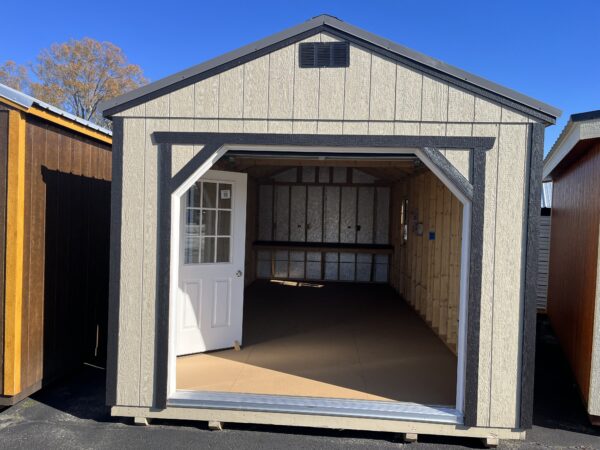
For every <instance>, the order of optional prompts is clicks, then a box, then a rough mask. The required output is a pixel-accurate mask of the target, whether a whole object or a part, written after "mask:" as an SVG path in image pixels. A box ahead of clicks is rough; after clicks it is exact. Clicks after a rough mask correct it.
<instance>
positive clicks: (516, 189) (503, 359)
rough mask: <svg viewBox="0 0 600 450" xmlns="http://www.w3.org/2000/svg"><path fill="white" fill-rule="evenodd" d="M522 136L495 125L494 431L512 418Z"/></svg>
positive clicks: (520, 128)
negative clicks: (496, 172) (496, 135)
mask: <svg viewBox="0 0 600 450" xmlns="http://www.w3.org/2000/svg"><path fill="white" fill-rule="evenodd" d="M526 137H527V126H526V125H501V126H500V138H499V147H500V152H499V153H498V184H497V193H496V238H495V243H496V245H495V255H494V277H495V280H497V281H495V282H494V304H493V328H492V329H493V336H492V379H491V384H492V395H491V402H490V425H492V426H497V427H514V426H515V424H516V423H517V419H518V417H517V409H518V399H517V395H516V393H515V392H514V386H517V385H518V384H519V355H520V351H519V345H520V337H521V336H520V333H519V330H520V314H521V309H522V304H521V294H522V292H521V290H522V273H523V267H522V266H523V261H522V251H521V250H522V246H523V241H524V236H523V220H524V215H523V214H524V210H523V208H524V201H525V199H524V195H523V194H524V192H525V182H526V178H525V160H526V155H527V152H526V151H525V149H526V147H527V144H526ZM508 280H510V282H508Z"/></svg>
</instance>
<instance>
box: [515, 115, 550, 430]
mask: <svg viewBox="0 0 600 450" xmlns="http://www.w3.org/2000/svg"><path fill="white" fill-rule="evenodd" d="M527 150H528V158H529V161H528V166H529V170H528V171H527V173H528V176H529V183H528V186H527V189H528V196H526V197H525V198H526V199H527V206H526V207H527V211H526V214H525V217H524V219H523V220H524V221H526V225H525V226H526V234H525V236H526V239H527V241H526V255H525V275H524V277H525V280H524V291H525V292H524V294H525V295H524V297H523V298H524V305H523V331H522V333H523V334H522V344H521V352H522V354H521V404H520V411H519V416H520V419H519V421H520V427H521V428H522V429H527V428H531V426H532V425H533V387H534V386H533V380H534V375H535V332H536V314H537V310H536V280H537V273H538V253H539V245H538V234H539V222H540V210H539V208H540V198H541V190H542V168H543V165H544V162H543V154H544V126H543V125H541V124H531V125H529V145H528V149H527Z"/></svg>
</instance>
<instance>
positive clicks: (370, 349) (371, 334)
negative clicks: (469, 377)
mask: <svg viewBox="0 0 600 450" xmlns="http://www.w3.org/2000/svg"><path fill="white" fill-rule="evenodd" d="M296 284H297V283H291V285H284V284H278V283H273V282H266V281H260V282H255V283H254V284H253V285H252V286H250V287H249V288H248V289H247V290H246V293H245V308H244V341H243V347H242V350H241V351H235V350H233V349H232V350H222V351H215V352H210V353H203V354H196V355H189V356H182V357H179V358H177V389H181V390H202V391H219V392H236V393H253V394H275V395H297V396H310V397H331V398H348V399H362V400H398V401H406V402H419V403H426V404H435V405H454V403H455V395H456V394H455V393H456V357H455V356H454V355H453V354H452V352H450V350H448V348H447V347H446V346H445V345H444V344H443V343H442V341H441V340H440V339H439V338H438V337H437V336H436V335H435V334H434V333H433V332H432V331H431V330H430V329H429V327H428V326H427V325H426V324H425V323H424V322H423V320H422V319H421V318H420V317H419V316H417V315H416V314H415V313H414V312H413V311H412V309H410V307H409V306H408V305H407V304H406V303H404V301H403V300H402V299H401V298H400V297H399V296H398V295H397V294H396V293H395V292H394V291H393V290H392V288H390V287H389V286H384V285H361V284H343V283H331V284H324V285H321V284H312V285H308V286H297V285H296ZM319 286H320V287H319Z"/></svg>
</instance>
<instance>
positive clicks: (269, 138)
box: [152, 131, 496, 150]
mask: <svg viewBox="0 0 600 450" xmlns="http://www.w3.org/2000/svg"><path fill="white" fill-rule="evenodd" d="M152 138H153V140H154V142H155V143H156V144H171V145H206V144H219V145H248V146H250V145H270V146H274V145H289V146H311V147H370V148H376V147H381V148H425V147H432V148H435V147H437V148H452V149H457V150H464V149H471V148H477V149H482V150H489V149H491V148H492V147H493V146H494V142H495V139H496V138H493V137H471V136H387V135H382V136H375V135H373V136H371V135H362V134H358V135H352V134H345V135H339V134H274V133H204V132H192V131H190V132H186V131H157V132H155V133H153V134H152ZM265 150H266V149H265Z"/></svg>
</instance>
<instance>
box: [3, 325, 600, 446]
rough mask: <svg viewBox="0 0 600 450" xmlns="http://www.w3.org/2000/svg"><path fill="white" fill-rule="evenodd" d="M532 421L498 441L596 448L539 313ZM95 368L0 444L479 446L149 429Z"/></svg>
mask: <svg viewBox="0 0 600 450" xmlns="http://www.w3.org/2000/svg"><path fill="white" fill-rule="evenodd" d="M537 336H538V337H537V353H536V362H537V366H536V390H535V413H534V427H533V429H532V430H530V431H529V432H528V435H527V440H525V441H501V445H500V447H499V448H507V449H546V448H547V449H565V448H571V449H596V448H597V449H600V428H598V427H592V426H591V425H590V424H589V422H588V419H587V416H586V413H585V409H584V407H583V405H582V403H581V400H580V397H579V394H578V391H577V386H576V385H575V383H574V381H573V378H572V376H571V373H570V370H569V367H568V365H567V364H566V361H565V358H564V356H563V354H562V352H561V351H560V348H559V346H558V343H557V341H556V338H555V337H554V335H553V334H552V332H551V330H550V327H549V325H548V322H547V319H546V318H545V317H544V316H540V317H539V318H538V335H537ZM104 377H105V373H104V370H102V369H97V368H94V367H91V366H84V367H82V368H81V370H79V371H77V372H75V373H73V374H71V375H70V376H69V377H67V378H64V379H63V380H61V381H59V382H56V383H54V384H52V385H50V386H47V387H46V388H44V389H43V390H42V391H40V392H38V393H36V394H35V395H33V396H32V397H31V398H29V399H26V400H24V401H22V402H21V403H19V404H17V405H15V406H12V407H10V408H7V409H5V410H4V411H2V412H1V413H0V449H4V448H10V449H16V448H26V449H38V448H39V449H59V448H60V449H145V450H150V449H179V448H201V449H202V448H210V449H231V448H235V449H270V448H272V449H283V448H293V449H320V448H330V449H358V448H373V449H397V448H401V447H404V448H409V449H411V450H412V449H414V450H419V449H432V448H435V449H444V448H446V449H454V448H481V442H480V441H478V440H475V439H455V438H446V437H434V436H419V442H416V443H411V444H405V443H403V442H402V439H401V437H400V436H397V435H394V434H389V433H370V432H369V433H365V432H354V431H352V432H350V431H343V430H324V429H309V428H293V427H273V426H258V425H235V424H226V428H225V429H224V430H223V431H210V430H209V429H208V428H207V424H206V423H205V422H181V421H154V422H153V423H152V425H150V426H148V427H140V426H135V425H133V424H132V421H131V420H130V419H121V418H113V417H111V416H110V414H109V411H108V408H107V407H106V406H105V405H104Z"/></svg>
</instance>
